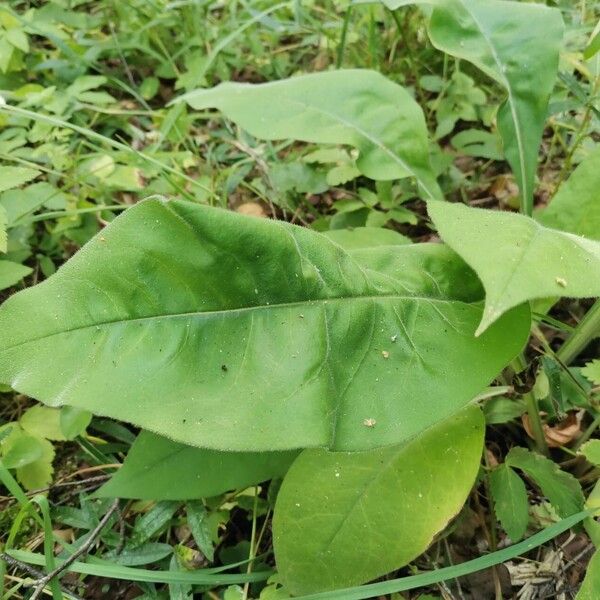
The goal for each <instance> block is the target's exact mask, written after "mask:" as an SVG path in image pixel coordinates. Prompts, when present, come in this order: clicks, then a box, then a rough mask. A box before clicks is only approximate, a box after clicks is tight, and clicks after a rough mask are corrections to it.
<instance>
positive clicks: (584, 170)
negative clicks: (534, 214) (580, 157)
mask: <svg viewBox="0 0 600 600" xmlns="http://www.w3.org/2000/svg"><path fill="white" fill-rule="evenodd" d="M538 220H539V222H540V223H542V225H545V226H546V227H552V228H554V229H562V230H563V231H568V232H569V233H574V234H576V235H582V236H583V237H587V238H591V239H593V240H600V148H599V149H597V150H595V151H594V152H593V153H592V154H590V155H589V156H588V157H587V158H586V159H585V160H584V161H583V162H582V163H581V164H580V165H579V166H578V167H577V168H576V169H575V171H574V172H573V174H572V175H571V176H570V177H569V179H568V180H567V181H566V182H565V183H563V185H562V186H561V187H560V189H559V190H558V192H557V193H556V195H555V196H554V197H553V198H552V202H550V205H549V206H548V208H546V209H545V210H544V211H543V212H542V213H541V214H540V215H539V216H538Z"/></svg>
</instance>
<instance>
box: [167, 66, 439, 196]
mask: <svg viewBox="0 0 600 600" xmlns="http://www.w3.org/2000/svg"><path fill="white" fill-rule="evenodd" d="M181 100H185V101H187V102H188V104H190V106H192V108H195V109H197V110H202V109H206V108H217V109H219V110H220V111H221V112H223V113H224V114H225V115H226V116H227V117H228V118H229V119H231V120H232V121H235V122H236V123H237V124H238V125H240V126H241V127H243V128H244V129H245V130H246V131H248V132H249V133H251V134H252V135H254V136H256V137H258V138H261V139H266V140H280V139H288V138H289V139H295V140H302V141H305V142H316V143H321V144H348V145H350V146H354V147H355V148H357V149H358V150H359V152H360V155H359V157H358V158H357V160H356V165H357V167H358V168H359V169H360V171H361V172H362V173H363V174H364V175H366V176H367V177H370V178H371V179H381V180H386V179H400V178H402V177H409V176H411V177H415V178H416V180H417V182H418V183H419V186H420V188H421V190H422V191H423V193H424V195H425V197H426V198H441V196H442V194H441V191H440V189H439V187H438V185H437V182H436V181H435V176H434V175H433V172H432V170H431V166H430V164H429V150H428V143H427V127H426V125H425V118H424V116H423V111H422V110H421V108H420V107H419V105H418V104H417V103H416V102H415V101H414V99H413V98H412V96H411V95H410V94H409V93H408V92H407V91H406V90H405V89H404V88H403V87H401V86H399V85H398V84H396V83H393V82H391V81H390V80H389V79H387V78H385V77H384V76H383V75H381V74H380V73H377V72H376V71H368V70H361V69H350V70H344V69H341V70H338V71H329V72H322V73H312V74H310V75H301V76H299V77H293V78H291V79H284V80H282V81H275V82H271V83H264V84H258V85H255V84H248V83H232V82H226V83H221V84H220V85H218V86H217V87H215V88H212V89H208V90H195V91H193V92H190V93H188V94H185V95H184V96H182V97H181V98H179V99H178V101H181Z"/></svg>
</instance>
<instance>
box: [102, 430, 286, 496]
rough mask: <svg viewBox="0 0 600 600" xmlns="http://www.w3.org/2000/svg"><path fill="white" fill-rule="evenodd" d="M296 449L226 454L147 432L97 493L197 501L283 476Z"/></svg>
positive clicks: (135, 443)
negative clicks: (197, 499) (196, 499)
mask: <svg viewBox="0 0 600 600" xmlns="http://www.w3.org/2000/svg"><path fill="white" fill-rule="evenodd" d="M296 456H297V451H294V450H291V451H287V452H221V451H219V450H206V449H204V448H196V447H194V446H186V445H184V444H180V443H178V442H173V441H172V440H169V439H168V438H164V437H161V436H159V435H156V434H154V433H150V432H148V431H142V432H141V433H140V434H139V435H138V437H137V439H136V440H135V442H134V444H133V446H132V447H131V450H129V454H128V455H127V458H126V459H125V462H124V464H123V466H122V467H121V468H120V469H119V470H118V471H117V472H116V473H115V474H114V475H113V476H112V477H111V479H110V480H109V481H108V483H106V484H104V485H103V486H102V487H101V488H100V490H98V492H97V494H98V495H99V496H104V497H111V498H115V497H116V498H141V499H146V500H193V499H195V498H208V497H210V496H216V495H218V494H221V493H223V492H226V491H228V490H232V489H236V488H242V487H247V486H250V485H255V484H257V483H260V482H261V481H266V480H267V479H272V478H273V477H278V476H281V475H283V474H284V473H285V472H286V471H287V469H288V467H289V466H290V464H291V463H292V461H293V460H294V458H296Z"/></svg>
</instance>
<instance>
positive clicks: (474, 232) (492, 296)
mask: <svg viewBox="0 0 600 600" xmlns="http://www.w3.org/2000/svg"><path fill="white" fill-rule="evenodd" d="M428 210H429V216H430V217H431V218H432V220H433V222H434V224H435V226H436V228H437V230H438V232H439V234H440V236H441V237H442V239H443V240H444V241H445V242H446V243H447V244H448V245H449V246H450V247H451V248H452V249H453V250H454V251H456V252H457V253H458V254H460V256H461V257H462V258H463V259H464V260H465V261H466V262H467V263H468V264H469V265H470V266H471V268H473V270H474V271H475V272H476V273H477V275H478V276H479V278H480V279H481V281H482V283H483V286H484V287H485V291H486V299H485V310H484V313H483V318H482V320H481V323H480V324H479V327H478V329H477V335H479V334H481V333H482V332H483V331H485V330H486V329H487V328H488V327H489V326H490V325H491V324H492V323H494V321H496V320H497V319H498V318H499V317H500V316H501V315H502V314H504V313H505V312H506V311H507V310H509V309H510V308H512V307H514V306H518V305H519V304H522V303H523V302H527V301H529V300H533V299H535V298H551V297H554V296H567V297H570V298H582V297H583V298H587V297H591V296H599V295H600V243H599V242H595V241H592V240H587V239H585V238H582V237H578V236H575V235H572V234H570V233H563V232H561V231H555V230H553V229H548V228H546V227H543V226H542V225H540V224H539V223H537V222H536V221H534V220H533V219H531V218H529V217H525V216H522V215H517V214H514V213H509V212H500V211H492V210H484V209H479V208H469V207H467V206H464V205H461V204H450V203H446V202H429V203H428Z"/></svg>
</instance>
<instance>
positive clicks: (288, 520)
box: [273, 407, 485, 595]
mask: <svg viewBox="0 0 600 600" xmlns="http://www.w3.org/2000/svg"><path fill="white" fill-rule="evenodd" d="M484 429H485V428H484V422H483V417H482V415H481V411H479V409H478V408H476V407H471V408H469V409H468V410H466V411H463V412H462V413H461V414H460V415H458V416H455V417H453V418H451V419H449V420H448V421H446V422H445V423H442V424H440V425H437V426H436V427H434V428H432V429H430V430H428V431H426V432H424V433H422V434H420V435H418V436H416V437H415V438H414V439H412V440H410V441H409V442H407V443H405V444H401V445H396V446H391V447H387V448H379V449H377V450H371V451H368V452H361V453H341V452H328V451H326V450H323V449H313V450H305V451H304V452H303V453H302V454H301V455H300V457H299V458H298V459H297V460H296V462H295V463H294V464H293V465H292V467H291V469H290V471H289V472H288V474H287V475H286V477H285V479H284V481H283V485H282V487H281V490H280V491H279V494H278V496H277V503H276V505H275V513H274V521H273V539H274V547H275V557H276V562H277V568H278V572H279V574H280V576H281V578H282V581H283V583H284V585H285V586H286V588H289V589H290V591H291V592H292V593H294V594H296V595H300V594H310V593H312V592H318V591H322V590H328V589H335V588H339V587H344V586H349V585H356V584H360V583H363V582H365V581H369V580H371V579H375V578H376V577H379V576H381V575H384V574H386V573H389V572H390V571H393V570H395V569H397V568H399V567H401V566H403V565H405V564H407V563H408V562H410V561H411V560H413V559H414V558H415V557H417V556H418V555H419V554H421V553H422V552H423V551H425V550H426V549H427V547H428V546H429V544H430V543H431V541H432V540H433V537H434V535H435V534H436V533H438V532H439V531H441V530H442V529H443V528H444V527H445V526H446V525H447V523H448V521H449V520H450V519H451V518H452V517H453V516H454V515H456V513H457V512H458V511H459V510H460V508H461V506H462V505H463V503H464V501H465V498H466V497H467V495H468V493H469V490H470V489H471V486H472V485H473V482H474V480H475V476H476V474H477V471H478V468H479V461H480V457H481V450H482V445H483V434H484ZM424 465H426V468H424ZM449 481H451V482H452V483H451V485H449Z"/></svg>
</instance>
